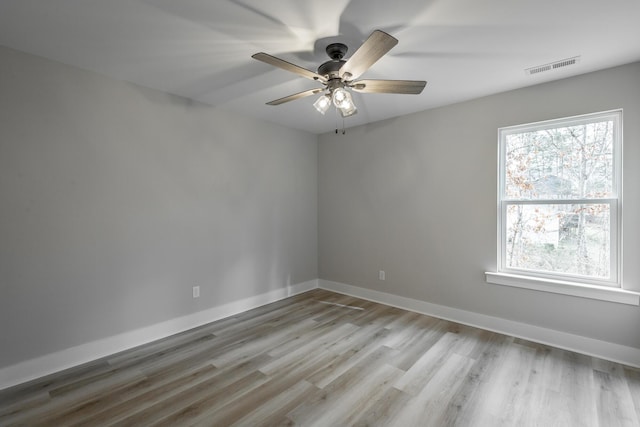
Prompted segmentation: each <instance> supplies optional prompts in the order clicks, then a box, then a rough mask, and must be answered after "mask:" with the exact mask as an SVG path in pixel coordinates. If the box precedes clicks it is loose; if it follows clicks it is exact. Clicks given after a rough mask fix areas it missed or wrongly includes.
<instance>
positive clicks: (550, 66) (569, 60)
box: [524, 56, 580, 76]
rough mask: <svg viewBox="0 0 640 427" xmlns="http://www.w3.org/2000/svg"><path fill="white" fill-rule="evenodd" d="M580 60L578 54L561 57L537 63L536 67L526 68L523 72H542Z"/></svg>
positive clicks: (531, 73)
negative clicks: (548, 62)
mask: <svg viewBox="0 0 640 427" xmlns="http://www.w3.org/2000/svg"><path fill="white" fill-rule="evenodd" d="M578 62H580V57H579V56H574V57H573V58H567V59H561V60H560V61H556V62H552V63H550V64H544V65H538V66H536V67H531V68H527V69H526V70H524V72H525V73H526V74H527V75H530V76H532V75H534V74H538V73H544V72H545V71H551V70H557V69H558V68H564V67H568V66H569V65H575V64H577V63H578Z"/></svg>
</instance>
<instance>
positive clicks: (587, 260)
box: [498, 111, 622, 287]
mask: <svg viewBox="0 0 640 427" xmlns="http://www.w3.org/2000/svg"><path fill="white" fill-rule="evenodd" d="M499 146H500V157H499V190H498V191H499V195H498V200H499V218H498V229H499V232H498V234H499V236H498V248H499V254H498V255H499V259H498V270H499V273H511V274H515V275H519V276H526V277H532V278H536V279H539V280H547V282H548V283H552V282H553V281H562V282H564V283H566V282H570V283H573V284H588V285H600V286H611V287H620V282H621V277H620V276H621V273H620V270H621V268H620V260H621V256H620V236H621V225H622V224H621V177H622V174H621V165H622V161H621V160H622V111H609V112H604V113H597V114H589V115H583V116H576V117H569V118H564V119H558V120H551V121H546V122H540V123H534V124H527V125H520V126H511V127H506V128H501V129H500V130H499Z"/></svg>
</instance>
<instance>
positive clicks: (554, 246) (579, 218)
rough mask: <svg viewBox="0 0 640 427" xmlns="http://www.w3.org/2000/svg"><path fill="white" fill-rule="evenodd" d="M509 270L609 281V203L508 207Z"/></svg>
mask: <svg viewBox="0 0 640 427" xmlns="http://www.w3.org/2000/svg"><path fill="white" fill-rule="evenodd" d="M506 219H507V221H506V236H505V240H504V241H505V245H506V248H505V249H506V250H505V256H506V260H505V262H506V266H507V267H508V268H515V269H526V270H537V271H541V272H549V273H563V274H573V275H580V276H590V277H594V278H602V279H608V278H609V277H610V271H609V270H610V253H611V251H610V249H611V247H610V246H611V237H610V236H611V233H610V229H609V227H610V209H609V205H608V204H541V205H520V204H508V205H507V218H506Z"/></svg>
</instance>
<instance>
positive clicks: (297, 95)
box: [267, 87, 324, 105]
mask: <svg viewBox="0 0 640 427" xmlns="http://www.w3.org/2000/svg"><path fill="white" fill-rule="evenodd" d="M323 91H324V88H320V87H319V88H317V89H310V90H305V91H304V92H298V93H294V94H293V95H289V96H285V97H284V98H280V99H276V100H274V101H270V102H267V105H280V104H284V103H285V102H289V101H295V100H296V99H300V98H304V97H306V96H311V95H315V94H316V93H320V92H323Z"/></svg>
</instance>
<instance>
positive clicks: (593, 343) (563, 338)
mask: <svg viewBox="0 0 640 427" xmlns="http://www.w3.org/2000/svg"><path fill="white" fill-rule="evenodd" d="M318 286H319V287H320V288H322V289H326V290H330V291H334V292H339V293H341V294H345V295H351V296H354V297H358V298H362V299H366V300H369V301H374V302H379V303H382V304H386V305H390V306H394V307H398V308H402V309H404V310H410V311H415V312H417V313H422V314H426V315H429V316H433V317H438V318H440V319H444V320H450V321H452V322H456V323H462V324H464V325H469V326H473V327H476V328H482V329H486V330H489V331H493V332H498V333H501V334H505V335H510V336H514V337H518V338H523V339H526V340H528V341H534V342H538V343H541V344H546V345H550V346H553V347H557V348H561V349H565V350H570V351H575V352H579V353H582V354H586V355H588V356H594V357H598V358H600V359H606V360H610V361H612V362H617V363H622V364H624V365H628V366H633V367H637V368H640V349H639V348H635V347H628V346H624V345H620V344H614V343H610V342H606V341H601V340H597V339H593V338H587V337H583V336H580V335H574V334H569V333H567V332H561V331H556V330H553V329H547V328H541V327H539V326H534V325H529V324H526V323H520V322H515V321H512V320H507V319H502V318H499V317H494V316H488V315H485V314H480V313H474V312H471V311H466V310H460V309H457V308H452V307H447V306H444V305H438V304H432V303H428V302H426V301H421V300H416V299H413V298H406V297H401V296H398V295H392V294H388V293H386V292H380V291H374V290H371V289H365V288H360V287H357V286H351V285H347V284H344V283H338V282H331V281H328V280H323V279H319V280H318Z"/></svg>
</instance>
